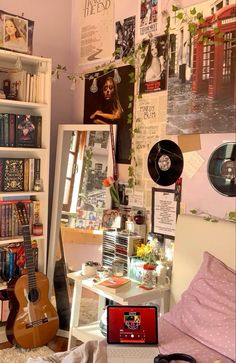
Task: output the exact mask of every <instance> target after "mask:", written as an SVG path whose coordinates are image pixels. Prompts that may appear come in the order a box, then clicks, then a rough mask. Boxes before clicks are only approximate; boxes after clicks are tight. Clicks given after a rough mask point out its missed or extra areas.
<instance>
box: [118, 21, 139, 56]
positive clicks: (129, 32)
mask: <svg viewBox="0 0 236 363" xmlns="http://www.w3.org/2000/svg"><path fill="white" fill-rule="evenodd" d="M134 48H135V16H131V17H130V18H127V19H124V21H117V22H116V35H115V59H121V58H123V57H127V56H128V55H131V54H133V53H134V50H135V49H134Z"/></svg>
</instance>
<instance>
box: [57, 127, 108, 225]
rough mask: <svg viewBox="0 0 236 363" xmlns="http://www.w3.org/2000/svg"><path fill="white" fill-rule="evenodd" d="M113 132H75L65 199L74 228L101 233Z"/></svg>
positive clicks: (70, 151)
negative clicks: (109, 151) (104, 181)
mask: <svg viewBox="0 0 236 363" xmlns="http://www.w3.org/2000/svg"><path fill="white" fill-rule="evenodd" d="M108 147H109V131H76V132H72V135H71V142H70V149H69V157H68V166H67V172H66V180H65V190H64V197H63V212H68V213H69V216H70V218H69V221H68V223H69V225H70V227H75V228H83V229H99V228H100V226H101V222H102V219H101V218H102V211H103V209H104V208H105V207H106V206H107V201H106V194H107V191H106V189H105V188H104V187H103V185H102V181H103V180H104V179H105V178H106V177H107V175H108V174H107V172H108Z"/></svg>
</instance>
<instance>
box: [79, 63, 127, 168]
mask: <svg viewBox="0 0 236 363" xmlns="http://www.w3.org/2000/svg"><path fill="white" fill-rule="evenodd" d="M133 73H134V67H132V66H122V67H118V68H116V69H114V70H110V71H107V72H105V73H104V72H94V73H89V74H87V75H86V77H85V97H84V123H85V124H115V125H117V142H116V162H117V163H120V164H130V159H129V155H130V148H131V135H130V130H131V128H132V120H133V96H134V83H133V82H130V79H131V78H132V77H131V78H130V76H131V74H133Z"/></svg>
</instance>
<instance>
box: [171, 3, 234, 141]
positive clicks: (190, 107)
mask: <svg viewBox="0 0 236 363" xmlns="http://www.w3.org/2000/svg"><path fill="white" fill-rule="evenodd" d="M228 3H229V4H228V5H226V6H224V3H223V2H216V3H214V4H213V5H212V3H211V2H210V1H204V2H201V3H200V4H199V3H198V4H195V5H194V6H190V7H186V8H184V9H181V13H182V14H184V16H185V14H190V19H191V12H192V13H195V12H196V13H199V14H200V13H202V24H201V25H200V26H199V25H198V26H197V29H196V35H195V36H194V35H193V34H192V33H191V32H189V30H188V23H187V22H186V23H184V22H181V27H180V21H179V20H178V11H177V12H176V17H175V24H172V23H171V25H170V29H171V34H170V52H169V54H170V62H169V79H168V107H167V128H166V133H167V134H169V135H171V134H176V135H178V134H198V133H202V134H204V133H232V132H235V105H236V88H235V81H236V79H235V75H236V62H235V59H236V47H235V39H236V20H235V19H236V4H235V1H232V0H229V2H228ZM180 28H181V29H180ZM205 29H207V33H206V30H205ZM203 37H205V38H203ZM203 40H204V41H203Z"/></svg>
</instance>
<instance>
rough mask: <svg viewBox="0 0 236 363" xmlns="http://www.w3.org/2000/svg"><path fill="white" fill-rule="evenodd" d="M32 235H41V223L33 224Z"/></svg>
mask: <svg viewBox="0 0 236 363" xmlns="http://www.w3.org/2000/svg"><path fill="white" fill-rule="evenodd" d="M32 234H33V235H34V236H42V234H43V224H42V223H34V224H33V227H32Z"/></svg>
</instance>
